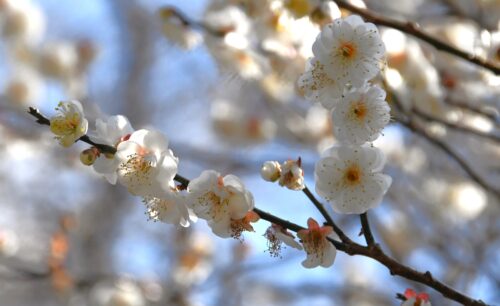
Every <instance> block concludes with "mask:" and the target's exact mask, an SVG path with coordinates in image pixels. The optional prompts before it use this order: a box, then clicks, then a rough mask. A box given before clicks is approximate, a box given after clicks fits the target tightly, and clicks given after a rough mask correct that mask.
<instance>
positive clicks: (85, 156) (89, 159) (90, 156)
mask: <svg viewBox="0 0 500 306" xmlns="http://www.w3.org/2000/svg"><path fill="white" fill-rule="evenodd" d="M97 157H99V150H98V149H97V148H96V147H92V148H89V149H86V150H83V151H82V153H80V161H81V162H82V164H84V165H86V166H91V165H93V164H94V162H95V160H96V159H97Z"/></svg>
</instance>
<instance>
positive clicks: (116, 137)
mask: <svg viewBox="0 0 500 306" xmlns="http://www.w3.org/2000/svg"><path fill="white" fill-rule="evenodd" d="M95 125H96V135H95V136H92V137H91V138H92V140H93V141H95V142H96V143H100V144H106V145H109V146H112V147H117V146H118V144H119V143H120V142H121V141H125V140H128V138H129V137H130V135H131V134H132V133H133V132H134V129H133V128H132V125H130V122H129V121H128V119H127V117H125V116H122V115H117V116H111V117H108V118H107V119H106V121H104V120H102V119H97V120H96V123H95ZM119 165H120V160H118V158H116V156H115V155H112V154H100V155H99V157H98V158H97V159H96V160H95V162H94V164H93V167H94V170H95V171H96V172H97V173H100V174H102V175H104V177H105V178H106V180H107V181H108V182H109V183H110V184H113V185H114V184H116V180H117V177H118V176H117V170H118V167H119Z"/></svg>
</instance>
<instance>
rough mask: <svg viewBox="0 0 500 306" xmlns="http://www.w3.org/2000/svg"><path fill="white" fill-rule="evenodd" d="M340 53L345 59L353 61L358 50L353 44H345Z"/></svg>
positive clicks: (341, 46) (340, 48)
mask: <svg viewBox="0 0 500 306" xmlns="http://www.w3.org/2000/svg"><path fill="white" fill-rule="evenodd" d="M338 51H339V54H340V55H342V56H343V57H344V58H345V59H352V58H354V57H355V56H356V51H357V48H356V45H354V44H353V43H352V42H344V43H342V44H341V45H340V47H339V49H338Z"/></svg>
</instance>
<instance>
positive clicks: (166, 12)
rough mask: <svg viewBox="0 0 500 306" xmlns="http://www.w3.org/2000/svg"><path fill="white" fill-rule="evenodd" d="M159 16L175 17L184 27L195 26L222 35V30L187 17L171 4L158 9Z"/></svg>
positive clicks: (215, 34)
mask: <svg viewBox="0 0 500 306" xmlns="http://www.w3.org/2000/svg"><path fill="white" fill-rule="evenodd" d="M159 13H160V16H161V17H163V18H165V19H167V18H172V17H174V18H177V20H178V21H179V22H180V23H181V25H182V26H184V27H190V28H195V29H199V30H203V31H205V32H207V33H210V34H212V35H214V36H223V35H224V31H219V30H216V29H212V28H211V27H209V26H208V25H206V24H205V23H203V22H200V21H195V20H192V19H190V18H189V17H187V16H186V15H185V14H184V13H183V12H181V11H179V10H178V9H177V8H176V7H173V6H165V7H162V8H161V9H160V12H159Z"/></svg>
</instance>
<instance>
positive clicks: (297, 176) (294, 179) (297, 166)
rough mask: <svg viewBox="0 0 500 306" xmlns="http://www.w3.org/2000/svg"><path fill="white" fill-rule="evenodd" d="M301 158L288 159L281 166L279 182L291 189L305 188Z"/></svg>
mask: <svg viewBox="0 0 500 306" xmlns="http://www.w3.org/2000/svg"><path fill="white" fill-rule="evenodd" d="M301 164H302V163H301V160H300V158H299V159H298V160H287V161H286V162H284V163H283V165H282V167H281V169H282V170H281V176H280V181H279V184H280V185H281V186H285V187H286V188H288V189H291V190H302V189H304V187H305V185H304V171H302V167H301V166H302V165H301Z"/></svg>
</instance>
